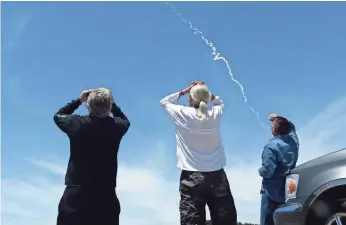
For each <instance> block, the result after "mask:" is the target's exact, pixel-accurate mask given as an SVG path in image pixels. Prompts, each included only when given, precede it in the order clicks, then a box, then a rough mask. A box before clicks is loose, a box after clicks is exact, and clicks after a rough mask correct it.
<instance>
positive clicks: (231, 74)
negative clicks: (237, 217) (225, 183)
mask: <svg viewBox="0 0 346 225" xmlns="http://www.w3.org/2000/svg"><path fill="white" fill-rule="evenodd" d="M166 4H167V5H168V6H169V7H170V8H171V9H172V11H173V13H174V14H175V15H177V16H178V17H179V18H180V20H181V21H182V22H184V23H186V24H188V25H189V26H190V29H191V30H193V33H194V34H197V35H198V36H199V37H200V38H201V40H202V41H204V42H205V44H206V45H208V46H209V47H210V48H211V50H212V53H211V54H212V55H213V56H214V59H213V60H222V61H223V62H224V63H225V64H226V67H227V69H228V74H229V75H230V77H231V79H232V81H233V82H234V83H236V84H237V85H238V87H239V88H240V91H241V93H242V96H243V99H244V102H245V104H246V105H247V106H248V107H249V109H250V111H251V112H253V113H254V114H255V115H256V118H257V120H258V121H259V122H260V123H261V125H262V126H263V127H264V128H265V129H268V127H267V126H266V125H265V124H264V123H263V122H262V120H261V119H260V117H259V113H258V112H257V111H256V110H255V109H254V108H253V107H252V106H251V105H250V104H249V103H248V99H247V97H246V95H245V91H244V87H243V85H242V84H241V83H240V82H239V81H238V80H236V79H235V78H234V75H233V73H232V69H231V66H230V65H229V62H228V60H227V59H226V58H225V57H223V56H222V55H221V53H219V52H217V50H216V47H215V45H214V44H213V43H212V42H210V41H209V40H208V39H207V38H205V36H204V34H203V32H202V31H200V30H199V29H198V28H196V27H195V26H193V24H192V23H191V22H190V21H188V20H186V19H185V18H184V17H183V15H182V14H181V13H179V12H178V11H177V10H176V7H175V6H174V5H173V4H171V3H168V2H166Z"/></svg>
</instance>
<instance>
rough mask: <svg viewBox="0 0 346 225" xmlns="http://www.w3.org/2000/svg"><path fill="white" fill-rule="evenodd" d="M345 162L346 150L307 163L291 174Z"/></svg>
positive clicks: (293, 170)
mask: <svg viewBox="0 0 346 225" xmlns="http://www.w3.org/2000/svg"><path fill="white" fill-rule="evenodd" d="M340 161H344V162H346V148H345V149H342V150H339V151H335V152H332V153H329V154H327V155H323V156H321V157H318V158H316V159H313V160H310V161H307V162H305V163H303V164H301V165H299V166H297V167H296V168H294V169H292V170H291V173H299V172H300V171H301V170H305V169H309V168H312V167H317V166H320V165H327V164H334V163H336V162H340Z"/></svg>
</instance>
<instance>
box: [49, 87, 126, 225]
mask: <svg viewBox="0 0 346 225" xmlns="http://www.w3.org/2000/svg"><path fill="white" fill-rule="evenodd" d="M83 102H85V103H86V106H87V109H88V112H89V115H87V116H80V115H75V114H73V112H74V111H75V110H76V109H77V108H78V107H79V106H80V105H81V104H82V103H83ZM111 113H112V114H113V117H111V116H110V114H111ZM54 122H55V124H56V125H57V126H58V127H59V128H60V130H62V131H63V132H64V133H65V134H67V136H68V137H69V140H70V159H69V163H68V168H67V172H66V176H65V185H66V189H65V191H64V194H63V196H62V198H61V200H60V203H59V214H58V218H57V225H100V224H102V225H118V224H119V215H120V203H119V200H118V198H117V195H116V191H115V188H116V180H117V171H118V159H117V155H118V150H119V145H120V142H121V139H122V138H123V136H124V135H125V134H126V132H127V131H128V129H129V126H130V122H129V120H128V119H127V117H126V116H125V115H124V113H123V112H122V111H121V109H120V108H119V107H118V106H117V105H116V104H115V102H114V100H113V96H112V93H111V91H110V90H108V89H105V88H97V89H93V90H86V91H83V92H82V93H81V95H80V97H79V98H78V99H76V100H73V101H72V102H70V103H68V104H67V105H65V106H64V107H62V108H61V109H59V111H58V112H57V113H55V115H54Z"/></svg>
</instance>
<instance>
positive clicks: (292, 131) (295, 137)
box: [288, 121, 299, 146]
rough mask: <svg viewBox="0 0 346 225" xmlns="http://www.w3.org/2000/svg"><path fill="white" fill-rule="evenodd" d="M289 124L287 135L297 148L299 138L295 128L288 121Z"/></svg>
mask: <svg viewBox="0 0 346 225" xmlns="http://www.w3.org/2000/svg"><path fill="white" fill-rule="evenodd" d="M289 123H290V130H289V133H288V135H289V136H291V137H292V138H293V140H294V141H295V142H296V144H297V146H299V138H298V135H297V131H296V127H295V125H294V124H293V123H292V122H291V121H289Z"/></svg>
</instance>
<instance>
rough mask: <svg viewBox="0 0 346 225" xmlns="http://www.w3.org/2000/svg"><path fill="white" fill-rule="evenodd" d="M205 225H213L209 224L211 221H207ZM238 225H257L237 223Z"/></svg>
mask: <svg viewBox="0 0 346 225" xmlns="http://www.w3.org/2000/svg"><path fill="white" fill-rule="evenodd" d="M206 225H213V223H212V222H211V220H208V221H207V223H206ZM238 225H257V224H254V223H240V222H238Z"/></svg>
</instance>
